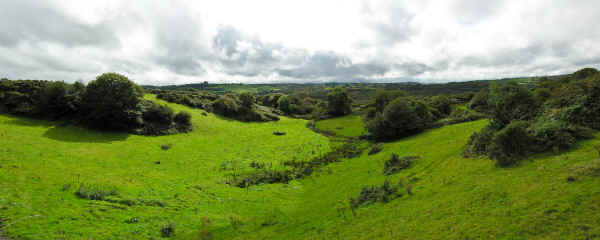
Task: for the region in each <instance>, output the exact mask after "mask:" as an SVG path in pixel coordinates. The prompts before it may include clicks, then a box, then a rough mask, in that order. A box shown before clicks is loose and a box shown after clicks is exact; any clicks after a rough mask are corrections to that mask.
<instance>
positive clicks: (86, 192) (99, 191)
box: [75, 183, 118, 201]
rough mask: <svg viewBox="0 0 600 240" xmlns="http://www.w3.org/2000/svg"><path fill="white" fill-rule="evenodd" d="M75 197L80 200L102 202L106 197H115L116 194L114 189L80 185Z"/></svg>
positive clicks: (85, 184) (94, 185)
mask: <svg viewBox="0 0 600 240" xmlns="http://www.w3.org/2000/svg"><path fill="white" fill-rule="evenodd" d="M75 195H76V196H77V197H79V198H82V199H87V200H97V201H103V200H106V199H107V197H110V196H117V195H118V192H117V188H116V187H112V186H102V185H96V184H87V183H82V184H81V185H79V189H77V191H76V192H75Z"/></svg>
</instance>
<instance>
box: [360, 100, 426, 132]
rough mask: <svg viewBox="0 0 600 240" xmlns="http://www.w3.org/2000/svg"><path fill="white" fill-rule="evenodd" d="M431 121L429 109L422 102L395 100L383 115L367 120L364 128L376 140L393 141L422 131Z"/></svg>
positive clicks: (378, 114) (379, 114)
mask: <svg viewBox="0 0 600 240" xmlns="http://www.w3.org/2000/svg"><path fill="white" fill-rule="evenodd" d="M432 120H433V118H432V115H431V113H430V112H429V109H428V108H427V106H426V105H425V104H423V103H422V102H418V101H412V100H408V99H406V98H397V99H396V100H394V101H392V102H391V103H390V104H388V105H387V106H386V107H385V109H384V111H383V113H377V114H376V115H375V117H374V118H372V119H367V120H366V124H365V128H366V129H367V131H368V132H369V133H370V134H371V135H372V136H373V137H374V138H376V139H378V140H393V139H397V138H401V137H406V136H409V135H412V134H415V133H418V132H420V131H423V130H424V129H425V128H427V127H428V126H430V125H431V124H432Z"/></svg>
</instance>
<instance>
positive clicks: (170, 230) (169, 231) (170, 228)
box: [160, 223, 175, 238]
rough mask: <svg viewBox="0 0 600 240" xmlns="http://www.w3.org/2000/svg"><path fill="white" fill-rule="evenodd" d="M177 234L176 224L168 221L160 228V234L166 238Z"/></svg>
mask: <svg viewBox="0 0 600 240" xmlns="http://www.w3.org/2000/svg"><path fill="white" fill-rule="evenodd" d="M174 234H175V224H174V223H168V224H165V225H163V226H162V227H161V228H160V235H161V236H162V237H164V238H168V237H171V236H173V235H174Z"/></svg>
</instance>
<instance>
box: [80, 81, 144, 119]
mask: <svg viewBox="0 0 600 240" xmlns="http://www.w3.org/2000/svg"><path fill="white" fill-rule="evenodd" d="M140 97H142V89H141V88H140V87H139V86H137V85H136V84H135V83H134V82H132V81H130V80H129V79H128V78H127V77H125V76H123V75H120V74H117V73H105V74H102V75H100V76H98V77H97V78H96V80H94V81H92V82H90V83H89V84H88V85H87V87H86V90H85V93H84V95H83V103H84V105H85V111H86V113H87V114H86V120H88V121H89V123H90V124H91V125H93V126H95V127H99V128H107V129H113V130H131V129H134V128H135V127H137V126H138V125H139V124H141V122H140V121H139V117H140V116H141V111H140V110H139V108H138V104H139V103H140Z"/></svg>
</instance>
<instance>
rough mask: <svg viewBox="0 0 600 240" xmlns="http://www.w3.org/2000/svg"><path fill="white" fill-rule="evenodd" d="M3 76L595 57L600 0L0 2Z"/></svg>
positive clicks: (362, 72) (307, 70) (427, 68)
mask: <svg viewBox="0 0 600 240" xmlns="http://www.w3.org/2000/svg"><path fill="white" fill-rule="evenodd" d="M0 18H1V21H0V77H8V78H11V79H48V80H65V81H68V82H72V81H76V80H84V81H89V80H91V79H94V78H95V76H97V75H99V74H100V73H103V72H118V73H122V74H125V75H127V76H128V77H130V78H131V79H132V80H134V81H136V82H137V83H139V84H157V85H166V84H182V83H193V82H202V81H209V82H229V83H231V82H245V83H258V82H327V81H337V82H347V81H363V82H389V81H419V82H447V81H464V80H474V79H491V78H504V77H514V76H535V75H550V74H562V73H570V72H573V71H575V70H577V69H579V68H583V67H596V68H598V67H599V65H600V44H598V43H600V27H598V26H597V23H598V21H599V20H600V1H598V0H555V1H549V0H533V1H529V0H513V1H492V0H490V1H483V0H460V1H459V0H456V1H450V0H440V1H424V0H419V1H401V0H395V1H361V0H344V1H339V0H336V1H334V0H301V1H300V0H298V1H286V0H253V1H247V0H238V1H230V0H219V1H175V0H173V1H171V0H169V1H166V0H156V1H139V0H136V1H127V0H123V1H117V0H103V1H81V0H54V1H53V0H46V1H43V0H0Z"/></svg>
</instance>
